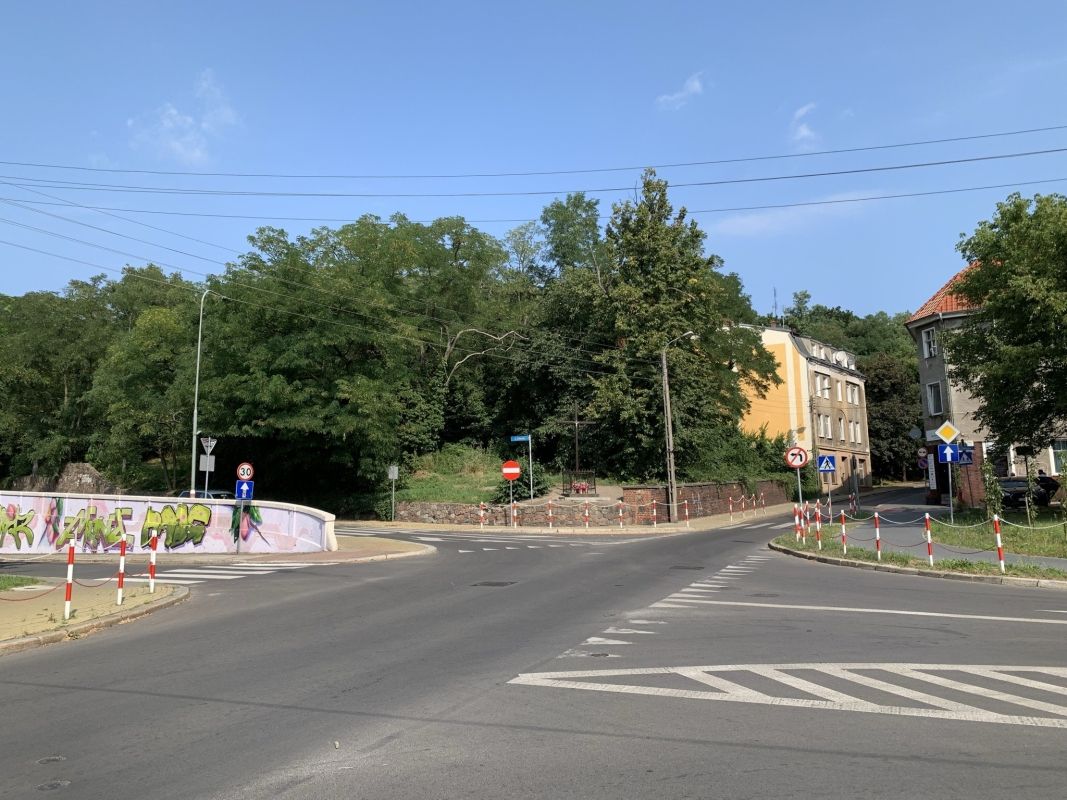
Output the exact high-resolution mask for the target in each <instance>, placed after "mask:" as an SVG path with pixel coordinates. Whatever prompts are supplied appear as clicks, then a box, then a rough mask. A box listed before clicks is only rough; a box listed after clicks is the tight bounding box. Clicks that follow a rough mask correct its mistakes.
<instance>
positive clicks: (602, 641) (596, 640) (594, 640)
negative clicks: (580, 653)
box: [582, 636, 633, 644]
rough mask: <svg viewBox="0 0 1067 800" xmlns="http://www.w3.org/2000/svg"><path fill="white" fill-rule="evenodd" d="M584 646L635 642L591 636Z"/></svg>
mask: <svg viewBox="0 0 1067 800" xmlns="http://www.w3.org/2000/svg"><path fill="white" fill-rule="evenodd" d="M582 644H633V642H624V641H622V640H621V639H605V638H603V637H601V636H590V637H589V638H588V639H586V640H585V641H584V642H582Z"/></svg>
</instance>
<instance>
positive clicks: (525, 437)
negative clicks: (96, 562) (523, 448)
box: [511, 433, 530, 442]
mask: <svg viewBox="0 0 1067 800" xmlns="http://www.w3.org/2000/svg"><path fill="white" fill-rule="evenodd" d="M511 441H513V442H528V441H530V434H528V433H513V434H512V435H511Z"/></svg>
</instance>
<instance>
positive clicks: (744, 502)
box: [741, 495, 748, 519]
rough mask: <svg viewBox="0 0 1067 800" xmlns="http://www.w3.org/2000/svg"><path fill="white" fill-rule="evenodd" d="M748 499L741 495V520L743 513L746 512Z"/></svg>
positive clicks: (743, 516)
mask: <svg viewBox="0 0 1067 800" xmlns="http://www.w3.org/2000/svg"><path fill="white" fill-rule="evenodd" d="M747 506H748V498H747V497H745V496H744V495H741V519H744V518H745V512H746V511H747V510H748V508H747Z"/></svg>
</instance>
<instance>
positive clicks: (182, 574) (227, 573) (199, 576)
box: [126, 561, 340, 586]
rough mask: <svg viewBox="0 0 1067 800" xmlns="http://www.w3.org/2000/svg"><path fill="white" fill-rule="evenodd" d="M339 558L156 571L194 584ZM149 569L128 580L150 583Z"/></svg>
mask: <svg viewBox="0 0 1067 800" xmlns="http://www.w3.org/2000/svg"><path fill="white" fill-rule="evenodd" d="M338 563H340V562H337V561H316V562H313V563H307V562H301V561H243V562H235V563H233V564H205V565H204V566H202V567H175V568H172V569H162V570H160V571H159V572H157V573H156V583H172V584H175V585H176V586H192V585H194V584H198V583H206V582H208V581H234V580H238V579H240V578H251V577H255V576H258V575H272V574H274V573H276V572H289V571H292V570H297V569H305V568H306V567H327V566H332V565H333V564H338ZM148 580H149V578H148V574H147V573H144V572H142V573H138V574H136V575H128V576H127V577H126V583H148Z"/></svg>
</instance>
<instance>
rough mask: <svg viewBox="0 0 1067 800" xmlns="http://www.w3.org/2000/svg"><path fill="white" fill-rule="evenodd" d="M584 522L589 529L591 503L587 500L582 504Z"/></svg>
mask: <svg viewBox="0 0 1067 800" xmlns="http://www.w3.org/2000/svg"><path fill="white" fill-rule="evenodd" d="M582 522H584V523H585V527H587V528H588V527H589V501H588V500H586V501H585V502H584V503H582Z"/></svg>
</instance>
